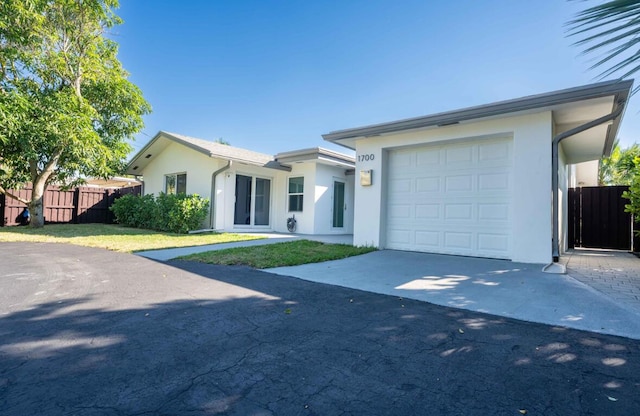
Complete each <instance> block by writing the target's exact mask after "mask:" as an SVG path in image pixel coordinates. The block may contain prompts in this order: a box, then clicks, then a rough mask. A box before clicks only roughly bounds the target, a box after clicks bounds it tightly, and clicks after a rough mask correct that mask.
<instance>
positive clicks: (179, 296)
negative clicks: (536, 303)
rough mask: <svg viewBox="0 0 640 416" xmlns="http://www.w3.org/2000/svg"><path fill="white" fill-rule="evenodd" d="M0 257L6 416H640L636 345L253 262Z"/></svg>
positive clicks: (36, 249)
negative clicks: (278, 271)
mask: <svg viewBox="0 0 640 416" xmlns="http://www.w3.org/2000/svg"><path fill="white" fill-rule="evenodd" d="M0 249H1V252H2V259H3V260H2V262H0V415H21V416H22V415H214V414H229V415H522V414H525V413H524V412H526V414H527V415H562V416H566V415H626V416H628V415H637V414H640V345H639V344H640V343H638V341H633V340H630V339H626V338H618V337H613V336H606V335H598V334H593V333H587V332H581V331H576V330H568V329H564V328H558V327H550V326H546V325H540V324H532V323H527V322H521V321H515V320H511V319H506V318H501V317H495V316H491V315H484V314H481V313H475V312H469V311H462V310H456V309H450V308H446V307H441V306H434V305H431V304H428V303H425V302H419V301H412V300H407V299H400V298H397V297H393V296H385V295H378V294H372V293H367V292H361V291H358V290H353V289H345V288H341V287H335V286H329V285H323V284H317V283H311V282H306V281H302V280H298V279H295V278H288V277H282V276H276V275H272V274H267V273H262V272H259V271H254V270H250V269H247V268H239V267H220V266H208V265H200V264H196V263H187V262H170V263H167V264H163V263H157V262H154V261H152V260H148V259H144V258H140V257H137V256H133V255H127V254H119V253H112V252H108V251H104V250H99V249H89V248H82V247H75V246H70V245H54V244H26V243H25V244H22V243H20V244H13V243H10V244H9V243H3V244H0Z"/></svg>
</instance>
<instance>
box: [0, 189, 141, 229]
mask: <svg viewBox="0 0 640 416" xmlns="http://www.w3.org/2000/svg"><path fill="white" fill-rule="evenodd" d="M141 191H142V187H141V186H140V185H138V186H131V187H127V188H118V189H107V188H95V187H89V186H82V187H78V188H73V189H69V190H62V189H61V188H60V187H58V186H49V187H48V188H47V191H46V192H45V195H44V219H45V223H47V224H52V223H68V224H88V223H103V224H111V223H113V220H114V217H113V213H112V212H111V211H110V210H109V207H110V206H111V204H113V201H115V200H116V198H118V197H120V196H122V195H126V194H134V195H140V193H141ZM10 192H11V191H10ZM11 193H13V194H14V195H17V196H20V197H21V198H24V199H26V200H29V199H31V188H25V189H21V190H19V191H12V192H11ZM25 208H26V205H25V204H23V203H21V202H19V201H18V200H16V199H13V198H10V197H8V196H6V195H0V218H3V221H2V225H4V226H11V225H20V216H21V215H22V213H23V212H24V209H25Z"/></svg>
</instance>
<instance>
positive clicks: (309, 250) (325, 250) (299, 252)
mask: <svg viewBox="0 0 640 416" xmlns="http://www.w3.org/2000/svg"><path fill="white" fill-rule="evenodd" d="M375 250H376V249H375V248H373V247H354V246H350V245H346V244H325V243H320V242H317V241H309V240H296V241H288V242H286V243H276V244H266V245H263V246H254V247H239V248H229V249H226V250H219V251H208V252H206V253H198V254H192V255H189V256H184V257H181V259H182V260H189V261H199V262H203V263H210V264H221V265H244V266H250V267H255V268H257V269H267V268H270V267H282V266H297V265H299V264H307V263H320V262H323V261H329V260H338V259H344V258H346V257H351V256H358V255H360V254H365V253H369V252H371V251H375Z"/></svg>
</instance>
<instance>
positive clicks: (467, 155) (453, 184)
mask: <svg viewBox="0 0 640 416" xmlns="http://www.w3.org/2000/svg"><path fill="white" fill-rule="evenodd" d="M512 170H513V140H512V139H511V138H505V137H502V138H483V139H479V140H471V141H465V142H463V143H454V144H446V145H427V146H419V147H409V148H404V149H395V150H390V151H389V156H388V171H387V198H385V200H386V201H387V207H386V214H387V215H386V244H385V246H386V248H391V249H397V250H411V251H426V252H431V253H443V254H459V255H467V256H478V257H495V258H505V259H509V258H511V255H510V241H511V223H510V218H511V215H512V214H511V199H512V192H511V186H512V182H513V180H512V177H513V175H512Z"/></svg>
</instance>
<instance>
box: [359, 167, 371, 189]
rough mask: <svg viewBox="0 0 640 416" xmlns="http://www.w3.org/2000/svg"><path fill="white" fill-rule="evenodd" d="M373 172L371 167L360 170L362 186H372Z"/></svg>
mask: <svg viewBox="0 0 640 416" xmlns="http://www.w3.org/2000/svg"><path fill="white" fill-rule="evenodd" d="M371 174H372V170H371V169H368V170H361V171H360V186H371Z"/></svg>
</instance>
